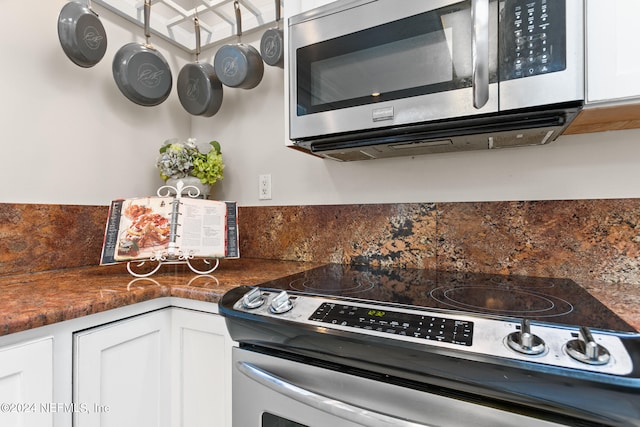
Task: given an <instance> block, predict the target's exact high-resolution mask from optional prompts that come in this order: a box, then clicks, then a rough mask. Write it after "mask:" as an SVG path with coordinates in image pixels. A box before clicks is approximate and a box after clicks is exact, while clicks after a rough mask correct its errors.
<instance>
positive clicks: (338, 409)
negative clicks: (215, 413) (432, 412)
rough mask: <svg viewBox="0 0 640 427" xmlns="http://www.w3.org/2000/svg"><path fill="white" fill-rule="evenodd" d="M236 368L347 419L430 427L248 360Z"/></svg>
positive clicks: (373, 426)
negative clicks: (319, 390)
mask: <svg viewBox="0 0 640 427" xmlns="http://www.w3.org/2000/svg"><path fill="white" fill-rule="evenodd" d="M237 368H238V370H239V371H240V372H242V373H243V374H244V375H246V376H247V377H248V378H250V379H252V380H253V381H255V382H257V383H259V384H262V385H263V386H265V387H268V388H269V389H271V390H273V391H275V392H276V393H278V394H281V395H284V396H287V397H289V398H291V399H294V400H296V401H298V402H300V403H302V404H304V405H307V406H310V407H313V408H315V409H318V410H320V411H322V412H326V413H328V414H330V415H333V416H336V417H339V418H342V419H344V420H347V421H351V422H354V423H357V424H361V425H365V426H368V427H388V426H390V425H393V426H399V427H428V426H426V425H424V424H416V423H414V422H411V421H405V420H402V419H399V418H394V417H391V416H389V415H385V414H381V413H379V412H375V411H371V410H368V409H364V408H360V407H358V406H354V405H350V404H348V403H346V402H342V401H340V400H335V399H332V398H330V397H326V396H323V395H321V394H317V393H315V392H313V391H310V390H307V389H304V388H302V387H299V386H297V385H295V384H291V383H290V382H287V381H285V380H283V379H282V378H280V377H278V376H276V375H273V374H272V373H269V372H267V371H265V370H263V369H261V368H258V367H256V366H254V365H252V364H250V363H247V362H238V363H237Z"/></svg>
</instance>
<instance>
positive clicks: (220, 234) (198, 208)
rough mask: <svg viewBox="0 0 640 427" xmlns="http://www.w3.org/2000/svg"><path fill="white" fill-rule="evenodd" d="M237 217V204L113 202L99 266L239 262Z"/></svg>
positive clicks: (188, 200)
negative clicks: (156, 261)
mask: <svg viewBox="0 0 640 427" xmlns="http://www.w3.org/2000/svg"><path fill="white" fill-rule="evenodd" d="M237 217H238V215H237V206H236V202H223V201H217V200H204V199H193V198H189V197H185V198H176V197H173V196H168V197H156V196H150V197H140V198H134V199H120V200H114V201H112V202H111V206H110V208H109V217H108V220H107V226H106V230H105V235H104V242H103V246H102V256H101V258H100V264H101V265H107V264H115V263H119V262H128V261H132V260H148V259H159V258H160V257H166V258H168V259H178V258H186V257H189V258H192V257H193V258H239V257H240V253H239V249H238V223H237Z"/></svg>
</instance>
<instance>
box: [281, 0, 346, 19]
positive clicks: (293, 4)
mask: <svg viewBox="0 0 640 427" xmlns="http://www.w3.org/2000/svg"><path fill="white" fill-rule="evenodd" d="M332 1H335V0H287V1H286V2H284V16H285V17H286V18H288V17H290V16H293V15H297V14H298V13H302V12H306V11H307V10H311V9H313V8H316V7H320V6H324V5H325V4H327V3H331V2H332Z"/></svg>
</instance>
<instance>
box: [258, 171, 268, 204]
mask: <svg viewBox="0 0 640 427" xmlns="http://www.w3.org/2000/svg"><path fill="white" fill-rule="evenodd" d="M258 199H260V200H271V174H270V173H269V174H265V175H259V176H258Z"/></svg>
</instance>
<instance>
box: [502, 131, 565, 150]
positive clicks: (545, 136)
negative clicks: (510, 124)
mask: <svg viewBox="0 0 640 427" xmlns="http://www.w3.org/2000/svg"><path fill="white" fill-rule="evenodd" d="M554 133H555V131H554V130H553V129H549V128H546V129H536V130H531V129H529V130H528V131H526V132H523V131H513V132H502V133H499V134H497V135H495V136H490V137H489V148H507V147H524V146H528V145H543V144H546V143H547V142H549V141H552V139H551V137H552V136H553V134H554Z"/></svg>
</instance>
